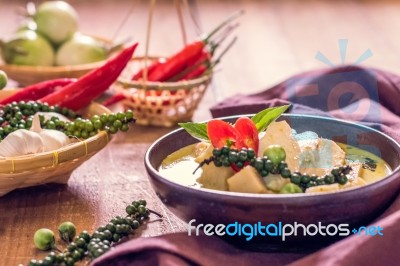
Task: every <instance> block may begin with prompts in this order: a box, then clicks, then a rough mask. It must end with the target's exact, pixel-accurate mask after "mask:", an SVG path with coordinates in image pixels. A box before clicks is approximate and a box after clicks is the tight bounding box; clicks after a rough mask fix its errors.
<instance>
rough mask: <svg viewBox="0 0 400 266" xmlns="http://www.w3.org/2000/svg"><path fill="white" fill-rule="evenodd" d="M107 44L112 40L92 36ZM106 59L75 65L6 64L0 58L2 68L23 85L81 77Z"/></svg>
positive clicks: (0, 67) (0, 68)
mask: <svg viewBox="0 0 400 266" xmlns="http://www.w3.org/2000/svg"><path fill="white" fill-rule="evenodd" d="M92 37H94V38H96V39H98V40H99V41H101V42H103V43H104V44H106V45H110V44H111V43H112V42H111V40H109V39H106V38H103V37H97V36H92ZM104 62H105V61H99V62H95V63H90V64H83V65H75V66H23V65H9V64H4V63H3V62H2V61H1V60H0V70H3V71H4V72H6V73H7V75H8V77H9V78H11V79H12V80H15V81H17V82H18V83H19V84H20V85H22V86H27V85H30V84H34V83H38V82H41V81H46V80H50V79H56V78H79V77H81V76H83V75H84V74H86V73H87V72H89V71H91V70H93V69H96V68H99V67H100V66H102V65H103V64H104Z"/></svg>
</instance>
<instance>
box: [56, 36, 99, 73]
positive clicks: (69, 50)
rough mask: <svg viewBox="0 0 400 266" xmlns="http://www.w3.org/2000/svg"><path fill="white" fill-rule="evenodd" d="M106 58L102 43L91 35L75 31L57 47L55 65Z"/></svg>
mask: <svg viewBox="0 0 400 266" xmlns="http://www.w3.org/2000/svg"><path fill="white" fill-rule="evenodd" d="M106 59H107V51H106V49H105V46H104V44H103V43H101V42H100V41H98V40H96V39H95V38H93V37H90V36H87V35H83V34H80V33H77V34H75V35H74V36H73V37H72V38H71V39H69V40H68V41H66V42H65V43H63V44H62V45H61V46H60V48H59V49H58V52H57V55H56V65H59V66H67V65H80V64H88V63H93V62H97V61H102V60H106Z"/></svg>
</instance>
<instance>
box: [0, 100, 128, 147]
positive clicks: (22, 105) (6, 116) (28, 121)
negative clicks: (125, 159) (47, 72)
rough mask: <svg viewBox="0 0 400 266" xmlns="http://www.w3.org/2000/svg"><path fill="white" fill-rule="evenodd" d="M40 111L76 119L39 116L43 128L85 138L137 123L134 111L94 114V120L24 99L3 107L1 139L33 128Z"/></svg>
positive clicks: (115, 130) (112, 131) (0, 128)
mask: <svg viewBox="0 0 400 266" xmlns="http://www.w3.org/2000/svg"><path fill="white" fill-rule="evenodd" d="M37 112H55V113H59V114H62V115H64V116H66V117H67V118H69V119H75V120H74V121H72V122H65V121H62V120H60V119H59V118H58V117H56V116H54V117H52V118H51V119H49V120H46V121H45V117H44V116H42V115H40V116H39V119H40V125H41V127H42V128H45V129H55V130H59V131H61V132H63V133H65V134H66V135H68V136H71V137H76V138H83V139H87V138H89V137H92V136H94V135H96V134H97V133H98V131H100V130H106V131H107V132H108V133H111V134H115V133H117V132H118V130H121V131H123V132H126V131H128V130H129V126H128V125H129V124H130V123H132V122H135V119H134V117H133V112H132V111H130V110H128V111H126V112H125V113H122V112H118V113H116V114H102V115H100V116H98V115H94V116H92V117H91V118H90V119H83V118H81V117H78V115H77V114H76V113H75V112H74V111H72V110H70V109H68V108H61V107H59V106H57V105H54V106H49V105H48V104H47V103H40V102H35V101H29V102H24V101H20V102H18V103H17V102H13V103H10V104H7V105H4V106H3V107H2V109H1V110H0V141H1V140H2V139H4V138H5V137H6V136H7V135H8V134H10V133H11V132H14V131H16V130H17V129H29V128H31V127H32V120H33V116H34V114H36V113H37Z"/></svg>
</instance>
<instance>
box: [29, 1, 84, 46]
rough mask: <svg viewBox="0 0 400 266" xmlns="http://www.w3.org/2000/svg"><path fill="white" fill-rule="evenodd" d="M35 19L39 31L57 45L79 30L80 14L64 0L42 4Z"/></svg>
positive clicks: (34, 16)
mask: <svg viewBox="0 0 400 266" xmlns="http://www.w3.org/2000/svg"><path fill="white" fill-rule="evenodd" d="M33 19H34V21H35V22H36V25H37V31H38V32H40V33H41V34H42V35H43V36H45V37H46V38H47V39H48V40H50V41H51V42H52V43H53V44H55V45H58V44H60V43H62V42H64V41H66V40H67V39H69V38H71V37H72V36H73V35H74V33H75V32H76V31H77V30H78V14H77V13H76V11H75V9H74V8H73V7H72V6H71V5H70V4H68V3H66V2H64V1H48V2H44V3H42V4H40V5H39V6H38V8H37V11H36V13H35V14H34V15H33Z"/></svg>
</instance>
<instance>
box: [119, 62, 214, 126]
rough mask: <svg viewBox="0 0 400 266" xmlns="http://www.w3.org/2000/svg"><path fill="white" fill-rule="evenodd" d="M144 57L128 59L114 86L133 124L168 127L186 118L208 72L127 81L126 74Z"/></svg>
mask: <svg viewBox="0 0 400 266" xmlns="http://www.w3.org/2000/svg"><path fill="white" fill-rule="evenodd" d="M156 58H157V57H148V60H154V59H156ZM144 60H145V59H144V57H137V58H134V59H132V60H131V62H130V63H129V64H128V66H127V67H126V68H125V70H124V72H123V73H122V74H121V76H120V78H119V79H118V81H117V82H116V84H115V86H114V89H115V91H116V92H117V93H119V92H120V93H123V95H124V96H125V98H126V99H125V100H124V101H122V104H123V106H124V108H125V109H131V110H133V111H134V113H135V117H136V119H137V120H136V123H138V124H142V125H155V126H165V127H171V126H174V125H176V124H177V123H178V122H187V121H190V120H191V118H192V117H193V113H194V111H195V110H196V108H197V106H198V104H199V102H200V100H201V99H202V98H203V95H204V93H205V92H206V89H207V87H208V85H209V83H210V81H211V78H212V75H211V74H209V75H204V76H201V77H199V78H196V79H193V80H185V81H177V82H151V81H146V82H144V81H131V80H130V77H132V74H133V73H135V72H136V71H137V70H138V69H139V68H140V66H142V65H143V61H144Z"/></svg>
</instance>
